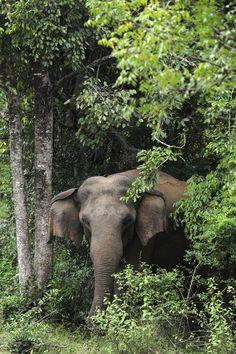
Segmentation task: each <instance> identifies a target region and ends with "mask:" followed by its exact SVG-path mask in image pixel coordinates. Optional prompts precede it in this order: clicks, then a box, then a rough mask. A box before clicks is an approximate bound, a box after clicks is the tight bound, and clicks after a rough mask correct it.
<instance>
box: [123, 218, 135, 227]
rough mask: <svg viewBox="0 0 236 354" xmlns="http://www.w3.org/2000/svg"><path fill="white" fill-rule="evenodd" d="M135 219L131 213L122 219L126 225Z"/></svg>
mask: <svg viewBox="0 0 236 354" xmlns="http://www.w3.org/2000/svg"><path fill="white" fill-rule="evenodd" d="M132 221H133V219H132V218H131V216H130V215H126V217H125V218H124V219H123V220H122V224H123V226H124V227H127V226H129V225H130V224H131V223H132Z"/></svg>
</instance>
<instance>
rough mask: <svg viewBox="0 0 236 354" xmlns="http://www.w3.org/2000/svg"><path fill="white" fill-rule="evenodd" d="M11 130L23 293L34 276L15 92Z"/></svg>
mask: <svg viewBox="0 0 236 354" xmlns="http://www.w3.org/2000/svg"><path fill="white" fill-rule="evenodd" d="M7 96H8V108H9V128H10V156H11V169H12V182H13V199H14V208H15V223H16V243H17V257H18V268H19V283H20V289H21V291H22V290H24V289H25V288H26V287H27V283H28V284H29V285H30V283H29V281H30V278H31V276H32V273H33V270H32V263H31V254H30V242H29V237H28V224H27V210H26V198H25V190H24V172H23V157H22V129H21V117H20V108H19V98H18V96H17V93H16V92H14V90H11V89H8V90H7Z"/></svg>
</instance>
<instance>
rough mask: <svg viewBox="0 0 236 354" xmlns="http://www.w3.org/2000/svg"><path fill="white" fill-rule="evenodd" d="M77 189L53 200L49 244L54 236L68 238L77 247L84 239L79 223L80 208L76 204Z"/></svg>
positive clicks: (63, 193)
mask: <svg viewBox="0 0 236 354" xmlns="http://www.w3.org/2000/svg"><path fill="white" fill-rule="evenodd" d="M76 193H77V188H72V189H69V190H67V191H65V192H62V193H60V194H58V195H56V196H55V197H54V198H53V199H52V206H51V208H50V214H49V243H51V242H52V239H53V238H54V236H59V237H64V236H66V237H68V238H69V239H70V240H72V241H74V243H75V245H76V246H77V247H79V246H80V244H81V242H82V239H83V228H82V225H81V224H80V221H79V207H78V205H77V202H76Z"/></svg>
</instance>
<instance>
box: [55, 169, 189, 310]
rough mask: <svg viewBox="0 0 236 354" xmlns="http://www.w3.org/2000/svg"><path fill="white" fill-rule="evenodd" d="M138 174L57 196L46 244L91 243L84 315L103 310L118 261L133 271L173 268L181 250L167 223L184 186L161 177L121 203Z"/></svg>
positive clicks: (94, 180)
mask: <svg viewBox="0 0 236 354" xmlns="http://www.w3.org/2000/svg"><path fill="white" fill-rule="evenodd" d="M137 176H138V171H137V170H130V171H127V172H122V173H118V174H114V175H110V176H108V177H91V178H88V179H87V180H85V182H84V183H83V184H82V185H81V187H80V188H78V189H77V188H73V189H70V190H68V191H65V192H62V193H60V194H58V195H57V196H56V197H55V198H54V199H53V200H52V206H51V210H50V223H49V224H50V240H52V238H53V236H67V237H68V238H69V239H71V240H72V241H74V242H75V244H76V245H77V246H79V245H80V243H81V241H82V238H83V235H85V237H86V238H87V239H88V240H89V242H90V256H91V259H92V262H93V267H94V274H95V290H94V298H93V303H92V306H91V309H90V313H89V315H93V314H94V313H95V310H96V308H97V307H102V305H103V300H104V296H105V295H106V294H107V293H110V294H112V292H113V280H112V277H111V275H112V274H113V273H115V272H116V271H118V270H120V269H121V260H122V259H125V260H126V261H127V262H128V263H131V264H133V265H134V266H135V267H137V266H138V263H139V262H140V260H142V261H145V262H147V263H149V264H152V263H153V264H159V265H161V266H164V267H167V268H168V267H172V266H173V265H175V264H176V263H177V261H178V259H179V258H180V257H182V256H183V252H184V249H185V239H184V236H183V233H182V231H181V230H173V229H172V227H171V225H170V222H168V216H169V214H170V213H171V212H172V211H173V210H174V203H175V202H176V201H178V200H179V199H181V198H183V195H184V192H185V189H186V183H185V182H183V181H179V180H177V179H175V178H174V177H172V176H170V175H167V174H165V173H161V174H160V177H159V179H158V182H157V185H156V190H154V191H150V192H148V193H146V194H145V195H144V196H143V197H142V198H141V200H140V201H139V202H138V203H136V205H133V204H125V203H124V202H122V201H120V197H121V196H123V195H124V194H125V193H126V191H127V189H128V187H129V185H130V184H131V182H132V181H133V180H134V179H135V178H137Z"/></svg>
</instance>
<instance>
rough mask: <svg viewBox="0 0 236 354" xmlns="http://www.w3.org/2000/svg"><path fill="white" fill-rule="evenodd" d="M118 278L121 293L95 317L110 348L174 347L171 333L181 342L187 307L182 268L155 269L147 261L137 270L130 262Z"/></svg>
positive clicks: (141, 350) (121, 350)
mask: <svg viewBox="0 0 236 354" xmlns="http://www.w3.org/2000/svg"><path fill="white" fill-rule="evenodd" d="M115 280H116V282H117V285H118V291H119V296H115V297H114V299H113V301H112V302H109V301H108V300H107V309H106V311H98V313H97V314H96V315H95V316H94V317H93V324H94V326H95V331H96V332H97V333H100V334H103V335H105V338H106V342H107V348H108V349H107V352H112V353H156V350H157V348H158V347H162V346H165V347H169V346H170V347H171V342H170V341H168V339H167V338H168V336H170V337H171V338H172V340H173V341H174V342H178V340H179V339H180V337H179V336H178V334H180V333H181V331H180V328H179V329H178V325H180V327H181V324H180V322H179V320H180V318H183V316H185V310H186V306H185V303H184V299H183V298H182V296H181V289H182V286H183V284H182V282H183V277H182V275H181V273H180V272H178V271H173V272H167V271H165V270H163V269H158V271H157V272H155V273H153V272H152V269H151V268H150V267H148V266H146V265H143V266H142V269H141V270H140V271H134V270H133V269H132V267H131V266H129V265H128V266H127V267H126V268H125V270H124V271H123V272H121V273H119V274H117V275H115ZM176 329H177V330H176ZM178 332H179V333H178ZM164 333H165V334H164ZM180 336H181V335H180ZM109 348H110V349H109ZM104 350H105V349H104ZM109 350H110V351H109Z"/></svg>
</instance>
